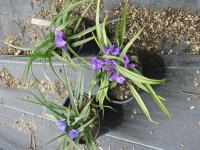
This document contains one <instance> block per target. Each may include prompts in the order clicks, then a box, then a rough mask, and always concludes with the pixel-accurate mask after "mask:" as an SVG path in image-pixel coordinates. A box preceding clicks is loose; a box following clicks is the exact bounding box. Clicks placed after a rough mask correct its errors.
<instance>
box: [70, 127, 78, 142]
mask: <svg viewBox="0 0 200 150" xmlns="http://www.w3.org/2000/svg"><path fill="white" fill-rule="evenodd" d="M68 135H69V137H70V139H72V140H74V139H75V138H76V137H77V136H78V131H77V130H75V129H71V130H70V131H69V133H68Z"/></svg>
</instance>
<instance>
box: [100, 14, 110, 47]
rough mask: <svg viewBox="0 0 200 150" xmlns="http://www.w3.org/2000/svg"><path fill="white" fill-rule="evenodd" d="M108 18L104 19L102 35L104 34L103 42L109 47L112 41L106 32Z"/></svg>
mask: <svg viewBox="0 0 200 150" xmlns="http://www.w3.org/2000/svg"><path fill="white" fill-rule="evenodd" d="M107 19H108V16H106V17H105V19H104V21H103V25H102V36H103V41H104V42H103V43H104V44H105V46H107V47H108V45H110V44H111V43H110V41H109V39H108V37H107V34H106V21H107Z"/></svg>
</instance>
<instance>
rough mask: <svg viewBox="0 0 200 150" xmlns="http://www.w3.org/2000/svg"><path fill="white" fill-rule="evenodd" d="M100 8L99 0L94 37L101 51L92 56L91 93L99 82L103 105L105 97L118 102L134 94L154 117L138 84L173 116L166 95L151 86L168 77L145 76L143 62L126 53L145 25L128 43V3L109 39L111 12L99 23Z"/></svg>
mask: <svg viewBox="0 0 200 150" xmlns="http://www.w3.org/2000/svg"><path fill="white" fill-rule="evenodd" d="M99 11H100V0H98V2H97V10H96V36H95V35H94V38H95V40H96V43H97V45H98V46H99V48H100V50H101V51H100V53H99V54H98V56H97V57H93V58H92V60H91V63H92V67H91V70H93V71H94V72H95V74H94V78H93V80H92V82H91V89H90V92H89V93H90V94H91V93H92V91H93V87H94V86H96V85H99V90H98V91H97V95H96V100H97V101H98V103H99V105H100V107H101V108H103V105H104V100H105V98H107V99H109V100H110V101H113V100H114V101H115V102H117V103H124V102H128V101H130V100H132V99H133V98H134V99H135V100H136V101H137V103H138V104H139V106H140V107H141V109H142V110H143V112H144V113H145V115H146V116H147V117H148V119H149V120H150V121H152V119H151V116H150V113H149V111H148V109H147V107H146V105H145V104H144V102H143V100H142V98H141V97H140V95H139V93H138V91H137V88H140V89H142V90H143V91H145V92H147V93H148V94H149V95H150V96H151V97H152V99H153V100H154V102H155V103H156V104H157V105H158V107H159V108H160V109H161V110H162V111H163V112H164V113H165V114H166V115H167V116H168V117H170V113H169V112H168V110H167V109H166V108H165V106H164V105H163V103H162V101H161V100H162V99H164V98H162V97H161V96H159V95H157V94H156V92H155V91H154V90H153V88H152V87H151V85H156V84H163V83H164V82H165V80H164V79H163V80H155V79H149V78H146V77H144V76H143V75H142V73H141V72H140V71H139V70H140V66H139V65H138V64H137V63H136V62H137V59H136V56H128V55H127V51H128V49H129V48H131V46H132V44H133V43H134V41H135V40H136V39H137V38H138V37H139V35H140V34H141V32H142V31H143V29H144V27H143V28H141V29H140V30H139V32H137V33H136V35H134V36H133V38H132V39H131V40H130V41H129V42H128V43H127V44H125V40H124V37H125V33H126V20H127V4H125V7H124V10H123V14H122V18H121V21H120V22H118V23H117V24H116V26H115V32H114V38H113V39H109V38H108V36H107V32H106V30H105V26H106V21H107V18H108V16H106V17H105V19H104V21H103V25H100V22H99ZM119 95H120V96H119Z"/></svg>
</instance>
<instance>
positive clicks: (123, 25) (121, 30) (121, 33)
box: [119, 2, 128, 47]
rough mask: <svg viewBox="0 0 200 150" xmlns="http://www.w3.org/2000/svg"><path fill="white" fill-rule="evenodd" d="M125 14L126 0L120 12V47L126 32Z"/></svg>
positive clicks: (126, 10)
mask: <svg viewBox="0 0 200 150" xmlns="http://www.w3.org/2000/svg"><path fill="white" fill-rule="evenodd" d="M127 14H128V7H127V2H125V6H124V9H123V13H122V20H121V24H120V34H119V35H120V42H119V43H121V45H120V47H122V46H123V44H124V37H125V34H126V19H127Z"/></svg>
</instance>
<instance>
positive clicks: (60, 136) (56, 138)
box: [46, 133, 65, 145]
mask: <svg viewBox="0 0 200 150" xmlns="http://www.w3.org/2000/svg"><path fill="white" fill-rule="evenodd" d="M63 136H65V133H63V134H61V135H59V136H57V137H55V138H53V139H52V140H50V141H49V142H47V143H46V145H48V144H50V143H52V142H54V141H56V140H58V139H59V138H62V137H63Z"/></svg>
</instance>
